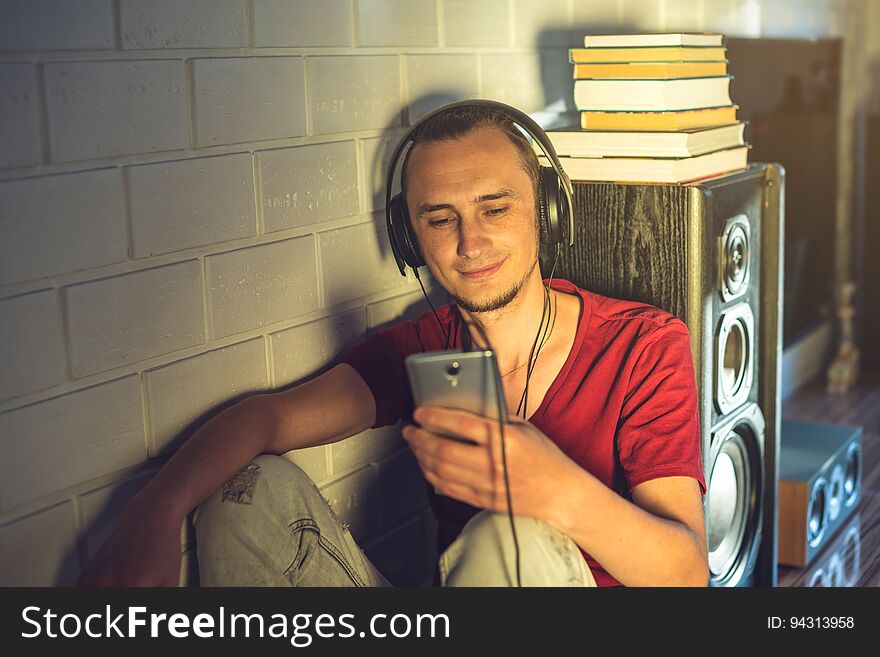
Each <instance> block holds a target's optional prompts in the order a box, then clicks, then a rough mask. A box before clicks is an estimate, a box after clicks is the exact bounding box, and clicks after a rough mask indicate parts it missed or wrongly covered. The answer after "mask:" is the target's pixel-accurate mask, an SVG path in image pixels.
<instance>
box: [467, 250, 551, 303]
mask: <svg viewBox="0 0 880 657" xmlns="http://www.w3.org/2000/svg"><path fill="white" fill-rule="evenodd" d="M537 264H538V258H535V259H534V260H533V261H532V266H531V267H529V270H528V271H527V272H526V273H525V275H523V277H522V278H521V279H520V280H519V281H517V282H515V283H514V284H513V285H511V286H510V287H509V288H508V289H507V290H505V291H504V292H502V293H501V294H499V295H498V296H496V297H494V298H492V299H489V300H488V301H475V300H473V299H466V298H465V297H461V296H458V295H456V294H452V295H450V296H452V299H453V300H454V301H455V304H456V305H457V306H458V307H459V308H461V309H463V310H466V311H467V312H469V313H472V314H473V313H489V312H494V311H496V310H500V309H501V308H504V307H505V306H506V305H507V304H509V303H510V302H511V301H513V300H514V299H516V296H517V295H518V294H519V291H520V290H521V289H522V287H523V285H525V283H526V281H527V280H528V278H529V276H531V275H532V271H534V269H535V266H536V265H537Z"/></svg>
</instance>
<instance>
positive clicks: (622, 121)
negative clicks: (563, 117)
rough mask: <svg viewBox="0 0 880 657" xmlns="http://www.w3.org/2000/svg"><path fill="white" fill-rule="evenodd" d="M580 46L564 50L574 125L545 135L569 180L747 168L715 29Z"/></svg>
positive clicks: (653, 178)
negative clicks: (571, 67) (576, 121)
mask: <svg viewBox="0 0 880 657" xmlns="http://www.w3.org/2000/svg"><path fill="white" fill-rule="evenodd" d="M584 46H585V47H584V48H572V49H570V50H569V59H570V61H571V63H572V64H574V79H575V82H574V100H575V105H576V107H577V109H578V110H579V113H580V125H579V126H572V127H569V128H561V129H557V130H548V131H547V135H548V136H549V138H550V141H551V142H552V143H553V146H554V147H555V148H556V152H557V153H558V154H559V155H560V162H561V164H562V168H563V169H564V170H565V172H566V173H567V174H568V175H569V177H570V178H571V179H572V180H599V181H618V182H624V181H625V182H664V183H668V182H674V183H679V182H692V181H694V180H698V179H701V178H707V177H711V176H716V175H719V174H722V173H727V172H729V171H734V170H737V169H742V168H744V167H746V166H748V150H749V146H748V144H746V143H745V141H744V139H743V132H744V128H745V125H744V123H743V122H742V121H737V120H736V110H737V106H736V105H735V104H733V102H732V101H731V99H730V91H729V87H730V80H731V78H732V77H733V76H731V75H728V73H727V59H726V58H725V55H726V48H724V47H723V46H722V35H721V34H717V33H699V34H618V35H614V34H608V35H597V36H587V37H585V39H584ZM544 163H545V164H546V162H544Z"/></svg>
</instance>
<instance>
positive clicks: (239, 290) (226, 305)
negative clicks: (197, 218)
mask: <svg viewBox="0 0 880 657" xmlns="http://www.w3.org/2000/svg"><path fill="white" fill-rule="evenodd" d="M207 271H208V298H209V303H210V306H209V307H210V309H211V317H212V322H213V328H214V337H218V338H219V337H225V336H227V335H232V334H233V333H240V332H241V331H247V330H249V329H254V328H258V327H261V326H267V325H269V324H274V323H275V322H280V321H283V320H286V319H292V318H294V317H296V316H298V315H303V314H305V313H308V312H311V311H313V310H316V309H317V307H318V283H317V279H316V266H315V247H314V238H313V237H312V236H311V235H307V236H305V237H298V238H295V239H289V240H283V241H280V242H272V243H270V244H262V245H260V246H253V247H248V248H245V249H238V250H237V251H229V252H227V253H221V254H218V255H214V256H209V257H208V258H207Z"/></svg>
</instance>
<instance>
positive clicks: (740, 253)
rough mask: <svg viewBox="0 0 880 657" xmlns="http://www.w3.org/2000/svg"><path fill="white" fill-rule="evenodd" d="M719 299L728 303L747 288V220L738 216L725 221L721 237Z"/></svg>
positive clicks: (744, 216) (740, 215)
mask: <svg viewBox="0 0 880 657" xmlns="http://www.w3.org/2000/svg"><path fill="white" fill-rule="evenodd" d="M719 252H720V256H721V262H720V266H719V271H720V272H721V284H720V285H721V298H722V300H724V301H730V300H731V299H735V298H736V297H738V296H740V295H741V294H743V293H744V292H745V291H746V289H748V286H749V220H748V217H746V215H744V214H739V215H737V216H735V217H733V218H731V219H729V220H728V221H727V224H726V225H725V227H724V233H723V234H722V235H721V246H720V249H719Z"/></svg>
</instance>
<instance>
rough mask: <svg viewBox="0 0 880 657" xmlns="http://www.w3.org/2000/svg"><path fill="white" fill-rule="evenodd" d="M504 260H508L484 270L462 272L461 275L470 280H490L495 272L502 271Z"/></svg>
mask: <svg viewBox="0 0 880 657" xmlns="http://www.w3.org/2000/svg"><path fill="white" fill-rule="evenodd" d="M504 260H506V258H505V259H503V260H500V261H498V262H496V263H495V264H494V265H489V266H488V267H484V268H483V269H475V270H473V271H469V272H465V271H461V272H459V273H460V274H461V275H462V276H464V277H465V278H467V279H470V280H483V279H486V278H489V277H490V276H493V275H494V274H495V272H497V271H498V270H499V269H501V265H503V264H504Z"/></svg>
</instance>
